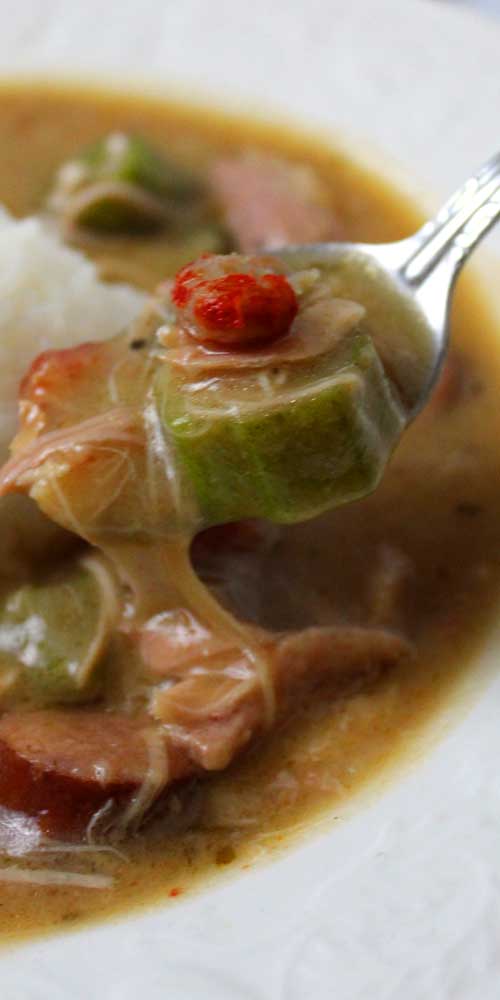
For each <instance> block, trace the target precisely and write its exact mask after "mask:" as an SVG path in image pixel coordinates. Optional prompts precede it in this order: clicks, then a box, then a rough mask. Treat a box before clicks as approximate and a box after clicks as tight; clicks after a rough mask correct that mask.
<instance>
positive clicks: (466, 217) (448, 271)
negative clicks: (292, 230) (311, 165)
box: [276, 153, 500, 417]
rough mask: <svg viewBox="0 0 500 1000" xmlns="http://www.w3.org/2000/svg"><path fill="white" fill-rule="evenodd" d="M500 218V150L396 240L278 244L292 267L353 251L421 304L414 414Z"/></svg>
mask: <svg viewBox="0 0 500 1000" xmlns="http://www.w3.org/2000/svg"><path fill="white" fill-rule="evenodd" d="M498 219H500V153H498V154H497V155H496V156H493V157H492V159H491V160H488V162H487V163H485V164H484V166H483V167H481V169H480V170H479V171H478V172H477V173H476V174H474V176H473V177H470V178H469V180H467V181H465V184H463V185H462V186H461V187H460V188H459V189H458V191H456V193H455V194H454V195H452V197H451V198H450V199H449V200H448V201H447V202H446V203H445V204H444V205H443V207H442V208H441V210H440V211H439V212H438V214H437V215H436V216H435V218H434V219H431V220H430V221H429V222H426V223H425V225H424V226H422V228H421V229H419V230H418V231H417V232H416V233H415V234H414V235H413V236H410V237H408V238H407V239H404V240H399V241H398V242H397V243H381V244H368V243H318V244H311V245H310V246H301V247H299V246H292V247H285V248H283V249H280V250H276V255H277V256H279V258H280V259H281V260H283V261H285V262H286V263H287V264H288V265H290V266H291V267H293V268H297V267H303V266H304V265H307V266H314V265H317V266H321V267H325V268H329V267H333V268H338V266H339V264H340V263H341V261H342V260H343V258H346V257H349V260H350V262H351V267H352V266H353V263H352V262H353V261H354V262H355V264H356V265H357V266H359V267H360V269H361V268H362V269H364V270H365V271H366V269H367V265H368V266H369V267H370V268H372V269H375V271H378V272H379V274H380V276H381V277H382V278H383V280H384V281H385V282H390V283H391V284H392V287H393V289H394V291H395V292H397V293H398V294H399V296H402V297H403V299H406V300H407V301H408V302H409V303H411V304H412V305H413V308H414V309H416V310H417V313H418V315H419V317H420V322H421V323H422V324H424V325H425V327H426V328H427V331H428V334H429V340H430V344H429V345H428V347H429V348H430V349H428V354H427V356H428V364H427V371H426V373H425V378H424V379H423V382H422V386H421V389H420V391H419V396H418V399H417V401H416V403H415V404H414V408H413V409H412V412H411V414H410V416H411V417H413V416H415V415H416V414H417V413H418V412H419V411H420V410H421V409H422V407H423V406H424V404H425V402H426V401H427V399H428V396H429V394H430V392H431V390H432V388H433V386H434V384H435V382H436V380H437V378H438V376H439V374H440V371H441V368H442V365H443V360H444V357H445V355H446V349H447V345H448V337H449V312H450V302H451V296H452V292H453V288H454V286H455V282H456V279H457V277H458V274H459V272H460V271H461V269H462V267H463V265H464V264H465V262H466V260H467V259H468V257H469V256H470V254H471V253H472V251H473V250H474V249H475V248H476V246H477V245H478V244H479V243H480V242H481V240H482V239H483V237H484V236H485V235H486V233H487V232H488V231H489V230H490V229H491V228H492V226H494V225H495V223H496V222H497V221H498Z"/></svg>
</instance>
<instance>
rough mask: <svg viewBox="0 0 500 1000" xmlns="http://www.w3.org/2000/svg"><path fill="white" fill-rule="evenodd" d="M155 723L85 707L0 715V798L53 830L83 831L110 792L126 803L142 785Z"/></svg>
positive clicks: (74, 833)
mask: <svg viewBox="0 0 500 1000" xmlns="http://www.w3.org/2000/svg"><path fill="white" fill-rule="evenodd" d="M153 727H154V724H152V723H151V720H150V719H148V718H147V717H142V718H139V719H133V718H129V717H128V716H125V715H118V714H111V713H106V712H98V711H95V712H82V711H81V709H80V710H77V711H71V710H65V711H60V710H58V711H50V710H46V711H36V712H12V713H7V714H6V715H4V716H3V718H2V719H0V804H1V805H2V806H4V807H6V808H9V809H15V810H18V811H20V812H24V813H27V814H28V815H30V816H36V817H37V818H38V820H39V823H40V827H41V829H42V830H43V831H44V833H46V834H48V835H51V836H57V837H63V836H66V837H75V836H81V835H82V834H83V833H84V831H85V829H86V827H87V825H88V823H89V822H90V820H91V818H92V816H93V815H94V814H95V813H96V811H97V810H98V809H100V808H101V807H102V806H103V805H104V804H105V803H106V802H107V801H108V800H110V799H113V800H114V803H115V805H117V806H120V805H123V806H126V805H127V803H128V802H129V801H130V799H131V796H132V795H133V794H134V792H136V791H137V790H138V789H139V788H140V786H141V785H142V783H143V781H144V778H145V776H146V774H147V773H148V768H149V766H150V759H149V750H148V740H147V733H148V732H151V730H152V729H153ZM156 731H157V732H158V733H159V734H160V735H161V730H160V729H159V728H158V727H156ZM165 752H167V748H166V745H165ZM175 770H176V772H179V762H178V761H176V768H175ZM180 770H181V771H182V764H181V767H180ZM171 776H173V775H172V772H171ZM176 776H180V775H179V774H178V773H177V775H176Z"/></svg>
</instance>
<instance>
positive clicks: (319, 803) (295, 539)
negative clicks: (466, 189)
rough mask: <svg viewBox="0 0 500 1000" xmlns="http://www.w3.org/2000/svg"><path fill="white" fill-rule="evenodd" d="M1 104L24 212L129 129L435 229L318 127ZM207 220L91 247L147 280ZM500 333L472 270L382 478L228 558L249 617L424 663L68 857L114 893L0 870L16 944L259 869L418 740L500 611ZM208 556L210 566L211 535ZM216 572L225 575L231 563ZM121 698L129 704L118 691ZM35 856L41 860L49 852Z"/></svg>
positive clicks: (306, 721)
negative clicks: (297, 177) (260, 547)
mask: <svg viewBox="0 0 500 1000" xmlns="http://www.w3.org/2000/svg"><path fill="white" fill-rule="evenodd" d="M0 107H1V115H0V145H1V148H2V150H3V154H2V162H1V164H0V202H2V203H4V204H5V205H6V206H7V208H8V209H9V210H11V211H12V212H13V213H15V214H16V215H19V216H23V215H29V214H34V213H36V212H38V211H39V210H40V205H41V202H42V201H43V199H44V198H45V197H46V192H47V190H48V189H49V187H50V184H51V182H52V178H53V175H54V173H55V171H56V170H57V169H58V167H59V166H60V164H61V163H63V162H64V161H66V160H68V159H71V158H72V157H73V156H75V155H76V154H77V153H78V152H79V150H80V148H81V147H82V145H85V144H87V143H91V142H92V141H94V140H96V139H98V138H99V137H101V136H103V135H106V134H107V133H110V132H117V131H120V132H121V131H123V132H133V133H138V134H141V135H142V136H145V137H147V138H148V139H150V140H151V141H152V142H154V143H155V145H156V146H157V147H158V148H159V149H164V150H165V152H166V153H172V152H173V153H174V155H175V157H176V159H177V160H178V161H179V162H181V163H183V164H186V165H187V166H188V167H189V168H192V169H193V170H195V171H201V172H203V170H204V169H205V168H208V166H209V165H210V164H211V163H212V162H213V161H214V159H215V158H217V157H218V156H220V155H222V154H224V155H232V154H235V153H238V152H239V151H240V150H242V149H243V150H244V149H247V148H248V149H252V150H258V151H265V152H266V153H269V152H270V153H272V154H273V155H276V156H278V157H282V158H284V159H285V160H287V159H289V160H291V161H292V162H293V161H295V162H299V163H305V164H309V165H310V166H311V167H313V168H314V170H315V171H316V172H317V175H318V177H320V178H321V180H322V183H323V184H324V185H326V190H327V191H328V200H329V210H331V211H332V212H333V213H334V214H335V218H336V220H337V226H338V236H339V238H347V239H350V240H366V241H368V242H369V241H384V240H393V239H397V238H399V237H402V236H404V235H407V234H408V233H410V232H411V231H412V229H414V228H415V226H416V224H417V223H418V222H419V221H420V218H419V213H418V212H417V210H416V209H415V207H414V206H413V205H412V204H411V203H410V202H409V201H407V200H405V199H404V198H403V197H402V196H401V195H400V194H399V193H395V192H394V191H393V190H392V189H391V187H390V186H389V185H388V184H387V183H386V182H384V180H383V179H382V178H380V177H379V176H377V175H375V174H373V173H370V171H369V170H366V171H365V170H362V169H361V168H359V167H358V166H356V165H353V164H352V163H350V162H349V161H348V160H347V159H346V158H345V157H344V155H343V154H340V153H337V152H336V151H335V149H334V148H333V149H332V148H329V147H327V146H323V145H320V143H319V142H317V143H316V144H312V143H311V140H310V138H309V137H307V138H304V137H302V136H301V135H300V133H293V134H292V133H289V132H287V131H281V130H278V129H277V128H270V127H264V126H261V125H258V124H255V123H252V122H249V121H241V122H240V121H233V120H226V119H225V118H223V117H222V116H220V117H219V116H218V115H217V114H214V115H213V116H212V118H209V117H207V115H206V113H205V112H203V113H199V112H197V111H195V110H191V109H188V108H182V109H181V108H177V107H170V106H169V105H168V104H164V103H161V102H154V101H152V100H151V101H150V100H145V99H139V98H129V97H118V96H101V95H99V94H95V93H92V92H85V91H76V90H75V91H74V92H66V93H62V92H61V91H59V90H57V89H49V88H33V89H23V88H19V89H15V88H6V89H4V90H2V91H1V92H0ZM206 232H207V230H206V229H203V227H201V229H200V230H199V231H196V232H194V233H193V231H192V230H190V232H189V235H188V236H185V237H183V236H182V233H181V234H178V233H177V234H175V235H172V232H169V231H167V232H160V233H157V234H147V235H136V236H134V238H127V237H126V236H121V237H117V236H107V237H106V238H102V239H99V238H97V239H88V240H87V241H85V242H84V249H85V252H86V253H88V254H89V255H90V256H91V257H92V258H93V259H94V260H95V261H96V262H97V264H98V265H99V267H100V268H101V271H102V275H103V277H105V278H107V279H110V280H114V279H119V280H125V281H130V282H131V283H134V284H137V285H138V286H140V287H143V288H145V289H147V290H148V291H149V290H152V289H153V288H154V287H155V285H156V284H157V282H158V281H160V280H161V279H164V278H165V277H166V276H169V275H172V274H173V273H175V271H176V270H177V269H178V268H179V267H180V266H182V265H183V264H185V263H186V262H187V261H189V260H191V259H192V258H194V257H197V256H198V255H199V254H200V253H201V252H203V251H204V250H207V249H208V250H212V249H213V248H212V246H211V245H210V238H211V237H207V235H206ZM204 241H205V242H204ZM494 336H495V332H494V330H493V329H492V322H491V319H490V317H489V316H488V313H487V310H486V307H485V306H484V305H483V303H482V302H481V298H480V295H479V292H478V291H477V290H476V288H475V286H474V285H473V283H472V282H471V281H470V280H468V279H465V280H462V282H461V284H460V287H459V290H458V293H457V297H456V302H455V306H454V313H453V340H452V344H453V347H452V356H451V360H450V364H449V367H448V370H447V373H446V375H445V377H444V381H443V382H442V383H441V385H440V387H439V388H438V390H437V392H436V395H435V398H434V399H433V400H432V401H431V403H430V405H429V407H428V408H427V410H426V411H425V412H424V413H423V414H422V415H421V416H420V417H419V418H418V420H417V421H416V423H415V424H414V425H413V426H412V427H411V428H410V429H409V431H408V432H406V434H405V435H404V437H403V440H402V442H401V444H400V445H399V446H398V448H397V449H396V452H395V454H394V456H393V458H392V460H391V462H390V465H389V468H388V470H387V472H386V474H385V476H384V479H383V481H382V484H381V485H380V486H379V488H378V489H377V490H376V491H375V492H374V493H373V494H372V495H371V496H369V497H368V498H366V499H364V500H361V501H357V502H355V503H353V504H350V505H347V506H344V507H341V508H339V509H338V510H335V511H333V512H331V513H328V514H325V515H322V516H321V517H319V518H315V519H313V520H311V521H308V522H306V523H304V524H300V525H293V526H289V527H286V528H280V529H279V535H278V536H277V539H276V541H275V542H274V544H273V545H271V546H270V547H269V548H268V549H267V550H266V551H265V553H264V555H263V556H262V557H261V559H260V561H259V565H258V567H255V566H254V564H253V563H252V560H251V559H250V560H249V561H248V562H245V566H246V567H247V568H246V570H245V572H246V573H247V576H246V577H245V578H244V579H242V577H241V574H240V573H239V571H238V569H237V568H235V570H234V576H232V570H231V559H233V560H235V561H236V562H235V566H236V564H237V563H238V560H239V559H240V556H238V553H236V555H234V553H232V554H231V553H230V554H229V555H227V556H224V554H223V556H222V561H223V565H222V573H223V575H225V577H226V583H227V595H226V596H227V600H228V601H229V603H230V604H231V606H232V607H233V608H234V609H235V610H236V611H237V612H238V613H239V615H240V616H242V617H244V618H246V619H250V620H253V621H255V622H257V623H258V624H259V625H260V626H262V627H265V628H266V629H273V630H291V629H299V628H307V627H309V626H315V625H319V626H329V625H336V624H338V625H353V626H358V625H359V626H367V625H368V626H370V625H373V626H374V627H375V626H380V627H390V628H394V629H396V630H399V631H400V632H401V633H402V634H403V635H404V636H405V637H407V638H408V640H409V641H410V642H411V643H412V644H413V645H414V647H415V655H414V656H413V657H412V658H411V659H410V660H403V661H402V662H401V663H399V664H397V665H396V666H394V667H393V668H391V669H390V670H387V671H384V672H382V673H381V674H380V675H379V676H377V677H375V678H372V679H370V680H369V681H368V682H367V683H364V684H363V683H361V682H360V681H359V679H355V681H354V682H353V683H351V684H347V685H345V686H344V687H343V688H342V689H341V691H340V692H339V691H338V690H337V691H335V692H334V693H332V692H330V693H328V692H327V693H326V694H325V692H323V693H322V694H317V695H314V694H313V695H312V696H309V697H304V698H303V699H302V700H299V702H298V704H295V705H294V711H293V713H291V714H288V715H286V716H285V717H284V718H283V719H281V720H280V721H279V724H278V725H277V726H276V727H275V728H274V729H273V730H272V731H271V732H268V733H266V735H265V736H264V737H263V738H261V739H259V740H258V741H256V742H255V743H254V744H252V745H251V746H250V747H249V748H248V749H247V750H246V751H245V752H244V754H243V755H241V756H240V757H239V758H238V759H237V760H235V761H234V762H233V763H232V764H231V765H230V766H229V767H228V768H227V770H222V771H221V772H219V773H212V774H211V775H210V776H209V778H208V780H206V781H204V782H196V781H191V780H190V781H188V782H187V784H185V785H182V784H180V785H179V786H178V788H176V789H174V792H173V793H172V795H171V797H170V802H169V805H168V807H167V810H166V815H165V814H164V815H162V816H159V817H158V818H157V819H153V821H152V822H151V823H150V824H149V825H148V827H147V828H146V829H145V830H144V831H143V832H141V833H139V834H138V835H137V836H135V837H133V838H131V839H129V840H127V841H126V843H125V844H124V845H121V846H123V850H124V852H125V854H126V856H127V859H128V860H127V861H124V860H123V859H122V858H121V857H119V856H117V855H116V854H113V853H106V852H102V853H95V854H92V853H83V854H81V855H78V854H75V855H74V856H72V855H67V854H65V853H61V854H59V855H58V854H57V853H55V854H54V855H53V856H52V861H53V865H54V867H56V868H57V869H59V870H67V871H73V870H78V871H81V872H84V873H88V874H93V873H97V874H102V875H105V876H106V875H110V876H112V877H113V878H114V880H115V881H114V884H113V886H112V887H111V888H105V889H100V890H95V889H94V890H93V889H85V888H71V887H69V886H64V887H61V888H58V887H54V886H51V887H44V886H36V885H19V884H8V883H5V884H3V883H1V882H0V928H1V930H2V934H3V935H4V938H6V939H8V938H11V937H13V936H18V935H19V934H24V933H27V932H32V931H36V932H40V931H42V930H48V929H54V927H58V926H67V925H69V924H72V925H73V924H75V923H76V922H78V921H81V920H86V919H90V918H92V917H93V916H98V917H99V918H101V917H102V916H103V915H105V914H108V913H113V912H116V911H121V912H124V911H125V910H127V909H129V908H130V907H132V906H136V905H138V904H139V903H143V902H152V901H160V900H161V901H165V900H167V899H168V898H170V897H178V896H179V895H181V894H183V893H186V892H189V891H190V890H192V889H194V888H195V887H196V886H197V885H198V883H199V882H200V879H201V878H205V879H208V878H209V877H210V876H212V875H213V874H214V873H215V872H217V871H218V870H220V869H221V868H222V867H223V868H224V869H228V868H229V866H230V867H231V868H232V869H234V871H235V872H236V871H239V870H241V869H242V868H245V867H248V866H249V865H251V864H252V863H253V861H254V860H256V859H257V858H258V857H259V856H260V855H262V853H264V854H269V852H272V851H273V850H276V849H279V848H280V847H281V846H282V844H283V841H286V839H287V836H288V837H290V834H291V833H293V831H294V830H297V829H299V828H302V826H303V825H307V823H309V822H311V821H312V820H313V818H314V817H317V816H319V815H320V814H321V813H324V812H325V811H327V812H328V813H329V814H333V812H334V811H335V809H336V808H340V806H341V804H342V803H343V802H344V801H345V800H346V799H347V797H348V796H349V795H350V794H351V793H352V792H353V790H355V789H358V788H360V787H361V785H362V784H363V783H365V782H366V781H367V780H368V779H369V778H370V777H372V776H373V774H374V773H375V772H378V771H380V769H381V768H382V766H383V765H385V764H387V763H388V762H389V761H391V760H394V758H395V757H396V755H397V754H398V752H400V751H402V750H403V749H405V748H407V747H408V746H409V745H410V744H411V741H412V739H413V738H414V737H415V735H416V734H417V732H418V731H419V728H420V727H421V726H422V725H423V723H424V722H425V721H427V720H428V719H429V717H430V716H431V714H432V712H435V711H436V710H437V709H438V707H439V706H440V705H441V704H442V702H443V699H444V698H445V697H446V696H447V695H448V694H449V693H450V691H451V688H452V686H453V685H456V682H457V680H458V679H459V678H460V677H461V676H463V673H464V670H465V669H466V667H467V666H468V665H469V664H470V663H471V661H472V659H473V657H474V654H475V653H476V651H477V650H478V648H479V646H480V644H481V641H482V640H483V638H484V635H485V633H486V629H487V627H488V624H489V623H490V622H491V620H492V616H493V614H494V613H495V610H496V607H497V597H498V585H499V583H500V544H499V543H500V488H499V487H500V463H499V452H498V434H499V429H500V428H499V417H498V405H497V398H498V387H499V384H500V364H499V365H498V366H497V365H496V364H495V361H494V358H495V356H496V353H497V352H496V346H495V344H494ZM193 557H194V560H195V563H196V564H197V565H198V564H199V565H201V566H202V564H203V553H202V554H201V555H200V553H199V551H198V550H197V549H196V543H195V550H194V556H193ZM242 558H243V559H245V557H242ZM224 560H225V561H224ZM240 561H241V560H240ZM202 568H203V567H202ZM204 571H205V572H206V575H207V579H209V580H210V574H211V572H215V575H217V572H221V567H220V565H219V564H217V565H216V566H215V570H214V567H213V566H210V565H209V566H208V570H207V567H206V566H205V569H204ZM252 574H254V575H252ZM116 655H117V657H118V660H119V654H118V653H117V654H116ZM121 655H123V654H121ZM108 698H109V700H110V704H113V699H115V701H116V693H114V692H113V691H112V690H111V692H108ZM38 860H39V859H38ZM3 863H4V862H2V864H3ZM10 863H11V859H10V860H6V861H5V865H7V864H10ZM22 863H23V867H24V866H25V865H26V862H22ZM30 863H31V862H30ZM45 863H46V859H44V864H45ZM33 867H35V868H39V867H40V865H39V863H38V861H37V860H35V861H34V862H33Z"/></svg>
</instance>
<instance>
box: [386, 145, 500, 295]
mask: <svg viewBox="0 0 500 1000" xmlns="http://www.w3.org/2000/svg"><path fill="white" fill-rule="evenodd" d="M499 219H500V153H497V155H496V156H493V157H492V158H491V160H488V162H487V163H485V164H484V165H483V166H482V167H481V169H480V170H479V171H478V172H477V174H475V175H474V176H473V177H470V178H469V179H468V180H467V181H465V184H462V186H461V187H460V188H459V189H458V191H456V192H455V194H454V195H452V196H451V198H449V199H448V201H447V202H446V203H445V204H444V205H443V207H442V208H441V209H440V211H439V212H438V214H437V215H436V217H435V218H434V219H431V220H430V221H429V222H426V223H425V225H424V226H422V228H421V229H419V230H418V232H417V233H415V236H414V237H412V238H411V240H410V241H408V242H409V244H410V245H412V247H413V252H410V254H409V256H408V258H407V260H406V262H405V264H404V265H403V267H402V268H401V271H400V273H401V277H402V278H403V279H404V280H405V281H406V282H407V283H408V284H409V285H412V286H413V287H414V288H416V287H418V286H419V285H421V284H422V283H423V282H424V281H425V279H426V278H427V277H428V276H429V274H430V273H431V272H432V271H433V270H434V269H435V268H436V266H437V265H438V264H439V262H440V261H441V260H442V259H443V258H444V257H446V259H447V265H448V267H447V270H448V272H449V277H450V280H454V279H455V278H456V276H457V274H458V272H459V271H460V269H461V267H462V266H463V264H464V263H465V261H466V260H467V258H468V257H469V255H470V254H471V253H472V251H473V250H474V248H475V247H476V246H477V244H478V243H479V242H480V241H481V240H482V239H483V237H484V236H485V235H486V233H487V232H488V231H489V230H490V229H491V228H492V227H493V226H494V225H495V223H496V222H498V220H499Z"/></svg>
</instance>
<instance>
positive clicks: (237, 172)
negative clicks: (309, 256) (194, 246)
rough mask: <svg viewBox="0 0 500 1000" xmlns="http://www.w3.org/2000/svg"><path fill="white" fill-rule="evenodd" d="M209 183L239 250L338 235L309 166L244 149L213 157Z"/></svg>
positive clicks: (326, 198)
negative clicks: (239, 153) (240, 152)
mask: <svg viewBox="0 0 500 1000" xmlns="http://www.w3.org/2000/svg"><path fill="white" fill-rule="evenodd" d="M211 182H212V186H213V190H214V194H215V196H216V198H217V199H218V201H219V203H220V205H221V208H222V211H223V212H224V215H225V220H226V224H227V226H228V228H229V229H230V230H231V232H232V233H233V235H234V237H235V238H236V241H237V243H238V246H239V249H240V250H242V251H243V253H252V252H253V251H255V250H259V249H263V248H265V249H269V250H271V249H274V248H276V247H281V246H285V245H286V244H287V243H316V242H321V241H323V240H333V239H339V238H340V235H341V233H340V225H339V222H338V220H337V219H336V217H335V215H334V213H333V211H332V209H331V206H330V205H329V203H328V202H329V199H328V193H327V192H326V191H325V190H324V186H323V184H322V182H321V180H320V179H319V178H318V177H317V175H316V174H315V172H314V170H312V169H311V168H310V167H307V166H304V165H297V164H292V163H287V162H285V161H284V160H279V159H276V158H275V157H272V156H265V155H262V154H256V153H246V154H245V155H244V156H239V157H233V158H225V159H221V160H217V161H216V163H215V164H214V166H213V168H212V174H211Z"/></svg>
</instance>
